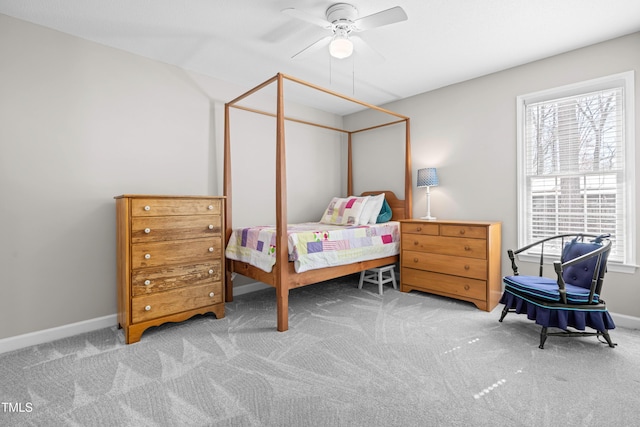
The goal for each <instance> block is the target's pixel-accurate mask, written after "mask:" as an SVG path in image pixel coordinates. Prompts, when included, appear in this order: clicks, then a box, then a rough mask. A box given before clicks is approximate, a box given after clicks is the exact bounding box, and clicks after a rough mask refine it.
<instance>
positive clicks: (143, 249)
mask: <svg viewBox="0 0 640 427" xmlns="http://www.w3.org/2000/svg"><path fill="white" fill-rule="evenodd" d="M221 258H222V237H210V238H206V239H191V240H177V241H171V242H149V243H135V244H133V245H131V268H132V269H138V268H145V267H160V266H163V265H165V264H166V265H171V264H189V263H194V262H201V261H213V260H216V259H221Z"/></svg>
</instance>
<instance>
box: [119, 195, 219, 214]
mask: <svg viewBox="0 0 640 427" xmlns="http://www.w3.org/2000/svg"><path fill="white" fill-rule="evenodd" d="M221 213H222V200H220V199H151V198H150V199H132V200H131V216H132V217H136V216H167V215H212V214H213V215H220V214H221Z"/></svg>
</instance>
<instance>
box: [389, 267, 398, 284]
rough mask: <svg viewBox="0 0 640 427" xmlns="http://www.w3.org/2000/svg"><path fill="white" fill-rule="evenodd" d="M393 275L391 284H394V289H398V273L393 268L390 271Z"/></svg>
mask: <svg viewBox="0 0 640 427" xmlns="http://www.w3.org/2000/svg"><path fill="white" fill-rule="evenodd" d="M389 273H391V283H392V284H393V289H398V285H396V273H395V272H394V271H393V268H392V269H391V270H389Z"/></svg>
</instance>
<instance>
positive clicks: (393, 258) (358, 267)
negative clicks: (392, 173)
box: [224, 73, 412, 331]
mask: <svg viewBox="0 0 640 427" xmlns="http://www.w3.org/2000/svg"><path fill="white" fill-rule="evenodd" d="M285 80H288V81H292V82H294V83H297V84H300V85H303V86H306V87H308V88H311V89H314V90H317V91H320V92H323V93H325V94H329V95H332V96H335V97H338V98H341V99H343V100H346V101H349V102H353V103H357V104H359V105H361V106H364V107H366V108H369V109H372V110H376V111H378V112H381V113H384V114H385V117H387V116H388V117H390V121H388V122H385V123H382V124H378V125H375V126H370V127H367V128H365V129H357V130H345V129H340V128H334V127H331V126H326V125H322V124H317V123H312V122H308V121H303V120H299V119H293V118H289V117H286V116H285V115H284V95H283V85H284V81H285ZM274 83H275V84H276V85H277V87H276V89H277V96H276V98H277V99H276V113H275V114H273V113H269V112H265V111H260V110H256V109H252V108H248V107H244V106H240V105H238V103H239V102H240V101H242V100H243V99H245V98H246V97H248V96H249V95H251V94H253V93H255V92H257V91H259V90H261V89H262V88H264V87H266V86H268V85H271V84H274ZM231 108H237V109H241V110H245V111H249V112H253V113H257V114H263V115H267V116H272V117H275V119H276V135H275V136H276V180H275V181H276V182H275V185H276V224H275V227H273V226H272V227H259V230H257V231H255V230H254V231H252V230H250V229H243V230H233V228H232V200H233V198H232V185H231V137H230V135H231V133H230V118H229V115H230V109H231ZM285 120H289V121H295V122H297V123H302V124H306V125H310V126H316V127H320V128H324V129H329V130H333V131H336V132H341V133H343V134H346V135H347V137H348V139H347V144H348V148H347V150H348V151H347V152H348V158H347V168H348V170H347V193H348V194H350V195H351V194H353V170H352V136H353V135H354V134H357V133H361V132H370V131H373V130H375V129H379V128H382V127H386V126H391V125H397V124H404V126H405V173H404V200H401V199H399V198H398V197H397V196H396V195H395V194H394V193H393V192H391V191H385V190H378V191H367V192H364V193H362V195H361V196H363V197H352V198H351V201H350V202H349V203H353V202H354V200H355V199H358V200H360V199H361V198H366V199H367V200H369V199H370V197H371V198H373V196H375V195H379V194H380V193H384V194H385V195H384V199H385V200H386V202H387V204H388V206H387V208H390V210H391V222H390V223H388V224H373V223H375V222H376V221H375V220H374V221H373V222H370V223H369V224H366V225H359V224H358V221H357V220H356V223H355V224H353V223H350V225H351V227H348V228H350V229H351V230H350V232H352V233H359V235H360V236H363V235H364V234H367V235H368V236H371V235H373V236H377V237H374V238H373V240H376V239H377V240H384V241H385V243H390V242H391V240H393V241H394V243H397V244H396V251H395V252H393V253H389V252H388V251H387V252H385V251H378V252H376V254H377V255H369V256H364V257H361V258H360V259H359V260H356V261H354V262H349V263H347V264H342V265H331V264H326V263H325V264H324V265H323V266H322V267H317V266H313V267H311V269H305V268H301V267H300V263H299V262H293V261H291V259H292V254H290V244H291V234H292V232H293V231H292V230H293V228H295V226H292V225H290V224H288V223H287V194H286V188H287V186H286V178H287V176H286V161H285V130H284V129H285V126H284V124H285ZM409 125H410V123H409V118H408V117H406V116H403V115H401V114H398V113H394V112H392V111H389V110H386V109H384V108H380V107H377V106H374V105H371V104H368V103H365V102H362V101H359V100H356V99H354V98H350V97H347V96H345V95H341V94H338V93H336V92H333V91H331V90H328V89H324V88H321V87H319V86H316V85H313V84H310V83H307V82H304V81H302V80H299V79H296V78H294V77H291V76H287V75H284V74H281V73H280V74H277V75H276V76H274V77H272V78H271V79H269V80H267V81H265V82H264V83H262V84H260V85H258V86H256V87H255V88H253V89H251V90H250V91H248V92H246V93H244V94H243V95H241V96H239V97H237V98H236V99H234V100H232V101H230V102H228V103H227V104H226V105H225V132H224V195H225V196H226V207H225V209H226V212H225V213H226V215H225V218H226V240H225V242H226V244H227V245H228V246H227V248H228V252H227V253H230V252H229V251H231V252H234V250H238V248H236V249H234V250H231V249H230V241H233V242H235V243H237V244H238V246H241V245H244V244H245V243H246V241H247V236H251V235H252V234H251V233H252V232H253V235H254V236H257V235H258V233H263V232H269V233H272V234H271V237H270V238H271V241H272V242H273V243H274V244H273V245H272V250H271V253H270V255H271V258H272V264H273V265H272V267H271V266H266V267H265V266H264V265H260V263H256V262H251V261H250V260H240V259H242V258H240V257H238V259H231V258H230V257H227V259H226V270H227V271H226V275H225V278H226V282H225V288H226V289H225V291H226V300H227V301H232V300H233V283H232V273H238V274H241V275H243V276H247V277H249V278H252V279H254V280H257V281H260V282H263V283H265V284H267V285H270V286H273V287H275V289H276V298H277V330H278V331H286V330H287V329H288V327H289V326H288V318H289V316H288V309H289V290H290V289H295V288H298V287H301V286H305V285H308V284H312V283H318V282H322V281H325V280H329V279H333V278H336V277H341V276H345V275H348V274H353V273H357V272H360V271H363V270H367V269H370V268H374V267H381V266H386V265H390V264H393V263H396V262H398V260H399V251H398V246H399V231H394V230H393V229H392V227H393V226H394V225H393V224H394V223H395V224H396V225H395V226H396V227H397V224H398V223H397V222H395V221H397V220H400V219H406V218H409V217H410V216H411V212H412V194H411V191H412V185H411V147H410V127H409ZM367 196H369V197H367ZM378 197H380V196H378ZM334 200H335V199H334ZM341 200H342V199H341ZM364 203H366V202H363V204H364ZM349 207H351V206H349ZM330 208H331V205H330V207H329V208H328V211H329V210H330ZM325 213H326V212H325ZM375 215H377V213H376V214H375ZM345 218H346V216H345ZM374 218H375V216H374ZM370 224H373V225H370ZM305 227H306V228H305ZM372 227H373V228H372ZM375 227H378V228H377V229H376V228H375ZM380 227H381V228H382V231H380ZM266 228H270V229H269V230H266ZM370 228H372V229H370ZM302 229H304V230H315V228H309V226H308V225H307V224H303V227H302ZM234 233H240V234H234ZM242 233H244V234H242ZM316 233H318V232H316ZM345 233H346V232H345ZM250 239H251V237H249V240H250ZM367 239H368V241H370V240H372V238H371V237H368V238H367ZM254 240H255V239H254ZM240 241H242V244H241V243H240ZM261 244H262V243H261ZM387 246H390V245H387ZM239 249H243V248H239ZM371 257H375V258H372V259H371ZM234 258H236V257H235V256H234ZM323 262H324V261H323Z"/></svg>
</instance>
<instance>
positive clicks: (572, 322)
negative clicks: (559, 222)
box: [500, 233, 616, 348]
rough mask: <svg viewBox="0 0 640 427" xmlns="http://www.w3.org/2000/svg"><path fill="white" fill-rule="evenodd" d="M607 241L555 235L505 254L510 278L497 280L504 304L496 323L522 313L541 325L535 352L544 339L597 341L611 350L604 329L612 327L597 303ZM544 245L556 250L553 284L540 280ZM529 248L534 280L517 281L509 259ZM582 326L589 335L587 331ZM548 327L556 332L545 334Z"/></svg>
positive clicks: (600, 237)
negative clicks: (535, 265) (533, 254)
mask: <svg viewBox="0 0 640 427" xmlns="http://www.w3.org/2000/svg"><path fill="white" fill-rule="evenodd" d="M609 237H610V235H609V234H603V235H591V234H580V233H574V234H561V235H557V236H553V237H548V238H546V239H542V240H539V241H537V242H535V243H532V244H530V245H527V246H525V247H523V248H520V249H517V250H515V251H513V250H508V251H507V253H508V255H509V259H510V260H511V268H512V269H513V273H514V275H513V276H506V277H504V278H503V282H504V293H503V294H502V298H501V299H500V303H501V304H504V309H503V310H502V315H501V316H500V322H502V320H503V319H504V317H505V316H506V315H507V313H509V312H510V311H513V312H516V313H518V314H520V313H526V314H527V317H528V318H529V319H530V320H535V322H536V323H537V324H538V325H541V326H542V332H540V346H539V347H540V348H544V343H545V341H546V339H547V336H554V335H555V336H565V337H576V336H585V335H592V336H593V335H595V336H597V337H600V336H602V337H604V339H605V340H606V342H607V344H609V347H614V346H615V345H616V344H614V343H613V342H612V341H611V337H610V336H609V330H610V329H614V328H615V324H614V323H613V319H612V318H611V316H610V315H609V312H608V311H607V306H606V305H605V302H604V301H603V300H602V299H601V298H600V295H601V292H602V283H603V280H604V274H605V272H606V269H607V258H608V256H609V252H610V250H611V240H609ZM585 239H587V240H585ZM588 239H590V240H588ZM545 245H547V246H550V245H551V246H552V247H553V246H555V247H559V248H562V254H561V257H560V261H555V262H554V263H553V266H554V269H555V273H556V278H553V279H552V278H547V277H544V276H543V259H544V249H545ZM535 246H539V249H540V265H539V275H538V276H521V275H520V274H519V273H518V266H517V265H516V261H515V256H516V255H517V254H519V253H521V252H523V251H526V250H529V249H531V248H533V247H535ZM586 327H589V328H591V329H593V330H595V332H590V331H587V330H586ZM548 328H558V329H562V331H559V332H553V333H551V332H549V331H548ZM569 328H571V329H569Z"/></svg>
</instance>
